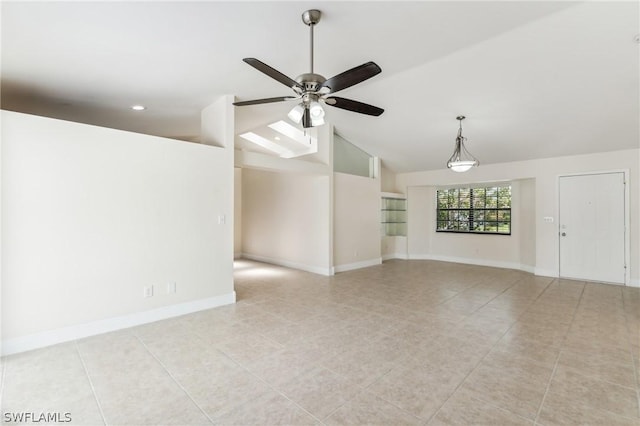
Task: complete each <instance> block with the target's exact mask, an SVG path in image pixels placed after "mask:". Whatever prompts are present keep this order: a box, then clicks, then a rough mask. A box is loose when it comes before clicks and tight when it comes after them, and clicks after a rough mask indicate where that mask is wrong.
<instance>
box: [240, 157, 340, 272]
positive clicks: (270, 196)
mask: <svg viewBox="0 0 640 426" xmlns="http://www.w3.org/2000/svg"><path fill="white" fill-rule="evenodd" d="M331 204H332V203H331V179H330V177H329V176H323V175H313V174H301V173H282V172H271V171H263V170H254V169H242V253H243V257H247V258H250V259H256V260H262V261H266V262H270V263H276V264H280V265H285V266H290V267H293V268H297V269H302V270H306V271H311V272H315V273H319V274H324V275H329V274H330V273H331V266H332V265H331V262H332V260H331V257H332V256H331V233H332V232H331V216H332V213H331V211H332V210H331V208H332V207H331Z"/></svg>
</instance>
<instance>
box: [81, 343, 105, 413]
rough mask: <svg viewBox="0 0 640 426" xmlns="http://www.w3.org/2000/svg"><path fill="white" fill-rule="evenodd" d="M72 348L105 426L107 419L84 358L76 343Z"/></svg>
mask: <svg viewBox="0 0 640 426" xmlns="http://www.w3.org/2000/svg"><path fill="white" fill-rule="evenodd" d="M74 346H75V349H76V353H77V354H78V357H79V358H80V363H81V364H82V368H83V369H84V374H86V375H87V380H88V381H89V386H90V387H91V392H92V393H93V397H94V398H95V400H96V404H97V405H98V410H99V411H100V416H101V417H102V422H103V423H104V424H105V425H107V424H108V423H107V418H106V417H105V415H104V411H103V410H102V404H100V399H99V398H98V393H97V392H96V388H95V386H93V381H92V380H91V375H90V374H89V369H88V368H87V364H86V363H85V362H84V358H83V357H82V353H81V352H80V347H79V346H78V341H77V340H76V341H74Z"/></svg>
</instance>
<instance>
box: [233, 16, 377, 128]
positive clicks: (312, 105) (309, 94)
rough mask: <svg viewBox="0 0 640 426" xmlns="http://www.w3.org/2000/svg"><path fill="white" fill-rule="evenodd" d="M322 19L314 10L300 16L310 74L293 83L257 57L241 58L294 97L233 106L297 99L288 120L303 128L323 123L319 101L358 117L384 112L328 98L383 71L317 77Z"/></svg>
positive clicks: (371, 66) (368, 67) (370, 65)
mask: <svg viewBox="0 0 640 426" xmlns="http://www.w3.org/2000/svg"><path fill="white" fill-rule="evenodd" d="M321 16H322V13H321V12H320V11H319V10H315V9H312V10H307V11H306V12H304V13H303V14H302V22H304V23H305V24H306V25H308V26H309V29H310V32H311V43H310V46H311V72H309V73H305V74H301V75H299V76H298V77H296V79H295V80H294V79H292V78H289V77H287V76H286V75H284V74H283V73H281V72H280V71H278V70H276V69H274V68H272V67H270V66H269V65H267V64H265V63H264V62H261V61H259V60H258V59H256V58H244V59H243V61H244V62H246V63H247V64H249V65H251V66H252V67H254V68H255V69H257V70H258V71H260V72H262V73H264V74H266V75H268V76H269V77H271V78H273V79H274V80H276V81H279V82H280V83H282V84H284V85H285V86H287V87H290V88H291V89H293V91H294V92H295V94H296V96H280V97H275V98H265V99H255V100H251V101H242V102H234V103H233V104H234V105H235V106H245V105H257V104H266V103H272V102H282V101H288V100H293V99H300V100H301V102H300V103H299V104H298V105H296V106H295V107H294V108H293V109H292V110H291V111H290V112H289V118H290V119H291V120H293V121H294V122H296V123H300V121H302V127H304V128H308V127H314V126H320V125H322V124H324V109H323V108H322V105H321V104H320V102H322V103H324V104H326V105H331V106H334V107H336V108H341V109H346V110H348V111H353V112H358V113H360V114H367V115H373V116H376V117H377V116H379V115H380V114H382V113H383V112H384V110H383V109H382V108H378V107H376V106H373V105H369V104H365V103H363V102H358V101H354V100H352V99H346V98H341V97H338V96H328V95H330V94H332V93H335V92H338V91H340V90H343V89H346V88H348V87H351V86H353V85H356V84H358V83H361V82H363V81H365V80H367V79H369V78H371V77H373V76H375V75H376V74H379V73H380V72H382V69H381V68H380V67H379V66H378V65H377V64H376V63H374V62H367V63H365V64H362V65H360V66H357V67H355V68H352V69H350V70H347V71H345V72H343V73H340V74H338V75H336V76H333V77H331V78H329V79H326V78H324V77H323V76H321V75H320V74H315V73H314V72H313V27H314V26H315V25H316V24H317V23H318V22H319V21H320V17H321Z"/></svg>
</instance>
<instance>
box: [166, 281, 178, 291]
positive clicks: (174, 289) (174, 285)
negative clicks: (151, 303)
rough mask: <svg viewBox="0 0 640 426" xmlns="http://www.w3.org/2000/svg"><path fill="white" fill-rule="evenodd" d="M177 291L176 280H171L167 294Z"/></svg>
mask: <svg viewBox="0 0 640 426" xmlns="http://www.w3.org/2000/svg"><path fill="white" fill-rule="evenodd" d="M175 292H176V283H175V281H174V282H170V283H169V284H167V294H171V293H175Z"/></svg>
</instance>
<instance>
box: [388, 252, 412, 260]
mask: <svg viewBox="0 0 640 426" xmlns="http://www.w3.org/2000/svg"><path fill="white" fill-rule="evenodd" d="M391 259H403V260H408V259H409V256H408V255H407V254H406V253H390V254H384V255H382V260H383V261H385V260H391Z"/></svg>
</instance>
